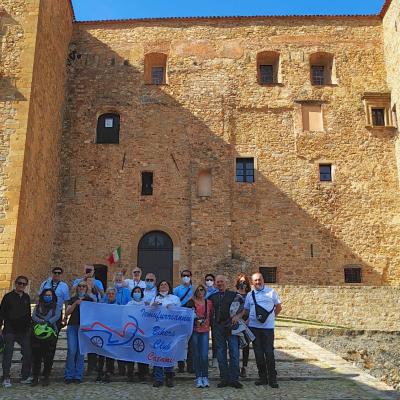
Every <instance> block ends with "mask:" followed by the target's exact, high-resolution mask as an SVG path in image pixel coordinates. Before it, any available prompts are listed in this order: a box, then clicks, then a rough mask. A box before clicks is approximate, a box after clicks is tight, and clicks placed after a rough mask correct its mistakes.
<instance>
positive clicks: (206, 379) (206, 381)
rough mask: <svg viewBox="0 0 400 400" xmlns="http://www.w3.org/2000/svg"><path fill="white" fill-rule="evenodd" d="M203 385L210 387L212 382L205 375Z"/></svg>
mask: <svg viewBox="0 0 400 400" xmlns="http://www.w3.org/2000/svg"><path fill="white" fill-rule="evenodd" d="M203 387H205V388H206V387H210V383H209V382H208V378H205V377H203Z"/></svg>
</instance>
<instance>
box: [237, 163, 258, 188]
mask: <svg viewBox="0 0 400 400" xmlns="http://www.w3.org/2000/svg"><path fill="white" fill-rule="evenodd" d="M236 182H246V183H253V182H254V158H237V159H236Z"/></svg>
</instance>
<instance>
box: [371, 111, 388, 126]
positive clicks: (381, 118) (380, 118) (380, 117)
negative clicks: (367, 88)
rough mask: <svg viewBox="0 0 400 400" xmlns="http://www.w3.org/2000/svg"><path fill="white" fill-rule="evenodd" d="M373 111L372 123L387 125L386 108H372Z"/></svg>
mask: <svg viewBox="0 0 400 400" xmlns="http://www.w3.org/2000/svg"><path fill="white" fill-rule="evenodd" d="M371 112H372V125H374V126H385V109H384V108H372V109H371Z"/></svg>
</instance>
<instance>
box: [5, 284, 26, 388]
mask: <svg viewBox="0 0 400 400" xmlns="http://www.w3.org/2000/svg"><path fill="white" fill-rule="evenodd" d="M27 285H28V278H27V277H25V276H18V277H17V279H16V280H15V289H14V290H13V291H11V292H9V293H7V294H6V295H5V296H4V297H3V300H2V301H1V305H0V334H1V328H2V326H3V324H4V328H3V331H2V332H3V337H4V345H5V347H4V354H3V386H4V387H5V388H9V387H11V381H10V369H11V362H12V356H13V351H14V343H15V342H17V343H18V344H19V345H20V346H21V354H22V370H21V376H22V380H21V383H31V382H32V378H31V377H30V372H31V299H30V297H29V295H28V294H26V293H25V288H26V286H27Z"/></svg>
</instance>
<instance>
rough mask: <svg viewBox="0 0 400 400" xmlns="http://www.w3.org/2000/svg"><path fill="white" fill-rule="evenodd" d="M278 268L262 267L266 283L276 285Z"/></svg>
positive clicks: (261, 272) (261, 271) (261, 270)
mask: <svg viewBox="0 0 400 400" xmlns="http://www.w3.org/2000/svg"><path fill="white" fill-rule="evenodd" d="M276 272H277V267H260V274H261V275H262V276H263V278H264V282H265V283H276Z"/></svg>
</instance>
